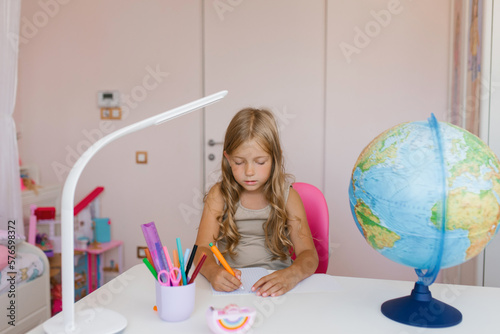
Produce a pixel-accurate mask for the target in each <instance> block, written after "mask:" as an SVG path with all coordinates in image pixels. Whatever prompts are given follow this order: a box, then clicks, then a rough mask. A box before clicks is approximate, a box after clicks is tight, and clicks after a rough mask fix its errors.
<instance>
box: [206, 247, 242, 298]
mask: <svg viewBox="0 0 500 334" xmlns="http://www.w3.org/2000/svg"><path fill="white" fill-rule="evenodd" d="M209 246H210V249H211V250H212V252H213V253H214V254H215V256H216V257H217V259H218V260H219V262H220V263H221V264H222V266H223V267H224V269H226V271H227V272H228V273H230V274H231V275H233V276H234V277H236V274H235V273H234V271H233V269H231V267H230V266H229V264H228V263H227V261H226V259H225V258H224V256H222V254H221V252H220V251H219V249H218V248H217V246H215V245H214V244H213V243H210V244H209ZM240 289H242V290H244V289H245V288H244V287H243V285H241V286H240Z"/></svg>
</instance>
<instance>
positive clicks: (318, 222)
mask: <svg viewBox="0 0 500 334" xmlns="http://www.w3.org/2000/svg"><path fill="white" fill-rule="evenodd" d="M293 189H295V190H296V191H297V192H298V193H299V195H300V198H301V199H302V203H304V208H305V210H306V216H307V222H308V223H309V228H310V229H311V233H312V236H313V239H314V245H315V246H316V251H317V252H318V258H319V264H318V269H316V273H318V274H325V273H326V270H327V269H328V257H329V254H328V250H329V249H328V248H329V247H328V244H329V230H330V222H329V216H328V206H327V204H326V200H325V197H324V196H323V193H322V192H321V190H319V189H318V188H316V187H315V186H313V185H311V184H308V183H302V182H295V183H294V184H293Z"/></svg>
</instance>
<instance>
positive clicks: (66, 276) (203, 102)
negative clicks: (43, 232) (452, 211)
mask: <svg viewBox="0 0 500 334" xmlns="http://www.w3.org/2000/svg"><path fill="white" fill-rule="evenodd" d="M226 95H227V91H220V92H218V93H215V94H212V95H209V96H207V97H204V98H201V99H199V100H196V101H193V102H190V103H187V104H185V105H182V106H180V107H177V108H174V109H171V110H169V111H166V112H163V113H161V114H159V115H156V116H152V117H150V118H147V119H145V120H142V121H139V122H137V123H134V124H131V125H128V126H126V127H123V128H121V129H119V130H117V131H115V132H112V133H110V134H109V135H107V136H105V137H103V138H101V139H100V140H98V141H97V142H95V143H94V144H93V145H92V146H91V147H89V149H87V151H85V153H83V154H82V156H81V157H80V158H79V159H78V160H77V161H76V163H75V164H74V166H73V168H72V169H71V171H70V172H69V174H68V177H67V178H66V181H65V184H64V188H63V192H62V201H61V239H62V244H61V246H62V263H63V267H62V302H63V303H62V304H63V311H62V313H63V317H64V329H65V330H66V331H68V330H69V331H73V330H76V326H75V304H74V301H75V290H74V275H75V273H74V269H75V267H74V198H75V189H76V185H77V183H78V179H79V178H80V175H81V173H82V171H83V169H84V168H85V166H86V165H87V163H88V162H89V161H90V159H91V158H92V157H93V156H94V155H95V154H96V153H97V152H98V151H99V150H100V149H101V148H103V147H104V146H106V145H107V144H109V143H111V142H112V141H114V140H116V139H118V138H120V137H123V136H125V135H127V134H130V133H133V132H136V131H139V130H141V129H144V128H147V127H149V126H152V125H158V124H161V123H163V122H167V121H169V120H171V119H174V118H176V117H179V116H182V115H184V114H187V113H189V112H191V111H194V110H197V109H200V108H203V107H205V106H207V105H209V104H211V103H214V102H217V101H219V100H220V99H222V98H223V97H225V96H226ZM49 321H50V320H49ZM46 331H47V329H46ZM62 332H64V330H63V331H62Z"/></svg>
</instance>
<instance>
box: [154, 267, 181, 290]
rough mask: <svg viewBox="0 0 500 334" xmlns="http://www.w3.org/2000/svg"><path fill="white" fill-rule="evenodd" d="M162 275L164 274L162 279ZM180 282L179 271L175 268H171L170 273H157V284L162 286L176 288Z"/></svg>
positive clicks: (161, 271) (162, 271)
mask: <svg viewBox="0 0 500 334" xmlns="http://www.w3.org/2000/svg"><path fill="white" fill-rule="evenodd" d="M162 274H164V276H163V277H166V279H165V278H162V276H161V275H162ZM180 281H181V270H180V269H179V268H177V267H172V270H170V272H168V271H166V270H160V271H159V272H158V283H160V284H161V285H162V286H178V285H179V282H180Z"/></svg>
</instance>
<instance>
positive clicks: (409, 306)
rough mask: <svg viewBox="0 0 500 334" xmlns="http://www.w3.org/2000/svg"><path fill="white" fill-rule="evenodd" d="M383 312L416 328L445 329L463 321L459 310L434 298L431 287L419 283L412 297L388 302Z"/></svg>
mask: <svg viewBox="0 0 500 334" xmlns="http://www.w3.org/2000/svg"><path fill="white" fill-rule="evenodd" d="M381 311H382V313H383V314H384V315H385V316H386V317H388V318H389V319H392V320H394V321H397V322H400V323H403V324H406V325H410V326H416V327H429V328H444V327H451V326H455V325H457V324H459V323H460V322H461V321H462V313H460V311H459V310H457V309H456V308H454V307H453V306H450V305H448V304H445V303H443V302H441V301H439V300H437V299H434V298H432V296H431V293H430V291H429V287H428V286H426V285H423V284H420V283H418V282H417V283H415V288H414V289H413V290H412V292H411V295H410V296H406V297H401V298H396V299H391V300H388V301H386V302H385V303H383V304H382V307H381Z"/></svg>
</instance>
